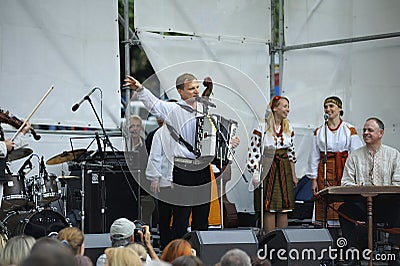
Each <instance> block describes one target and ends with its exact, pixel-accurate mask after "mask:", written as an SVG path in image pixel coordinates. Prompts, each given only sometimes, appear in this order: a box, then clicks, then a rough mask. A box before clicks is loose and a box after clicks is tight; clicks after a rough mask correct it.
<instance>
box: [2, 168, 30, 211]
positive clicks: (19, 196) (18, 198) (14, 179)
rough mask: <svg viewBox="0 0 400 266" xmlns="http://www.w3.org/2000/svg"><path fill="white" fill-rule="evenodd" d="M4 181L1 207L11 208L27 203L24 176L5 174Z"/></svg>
mask: <svg viewBox="0 0 400 266" xmlns="http://www.w3.org/2000/svg"><path fill="white" fill-rule="evenodd" d="M7 180H8V181H7V182H6V183H4V190H3V202H2V204H1V207H2V209H6V210H13V209H17V208H20V207H22V206H24V205H25V204H27V203H28V199H29V198H28V196H27V194H26V187H25V178H24V176H23V175H19V174H13V175H8V176H7Z"/></svg>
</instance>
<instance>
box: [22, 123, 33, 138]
mask: <svg viewBox="0 0 400 266" xmlns="http://www.w3.org/2000/svg"><path fill="white" fill-rule="evenodd" d="M30 129H31V123H29V122H26V123H25V126H24V128H23V129H22V130H21V132H22V134H24V135H25V134H26V133H28V131H29V130H30Z"/></svg>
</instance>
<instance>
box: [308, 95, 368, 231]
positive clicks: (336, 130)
mask: <svg viewBox="0 0 400 266" xmlns="http://www.w3.org/2000/svg"><path fill="white" fill-rule="evenodd" d="M342 116H343V106H342V100H341V99H340V98H339V97H337V96H330V97H328V98H326V99H325V100H324V118H325V124H323V125H321V126H319V127H318V128H316V129H315V130H314V135H313V141H312V148H311V152H310V155H309V159H308V169H307V172H306V175H307V176H308V177H309V178H311V179H312V190H313V193H317V192H318V191H319V190H322V189H324V188H325V187H329V186H340V181H341V179H342V173H343V168H344V164H345V162H346V159H347V156H348V154H349V153H350V152H352V151H353V150H355V149H357V148H359V147H361V146H362V145H363V144H362V141H361V138H360V137H359V136H358V135H357V130H356V128H355V127H354V126H353V125H351V124H349V123H348V122H346V121H343V120H342ZM325 130H326V132H325ZM325 133H326V141H325ZM325 146H326V151H327V158H326V181H325V175H324V157H325ZM339 206H340V203H332V204H331V208H328V212H327V219H328V224H329V225H335V221H336V224H337V220H338V215H337V214H336V212H335V209H337V208H338V207H339ZM322 214H323V208H322V203H321V202H320V201H316V202H315V221H317V223H321V221H322Z"/></svg>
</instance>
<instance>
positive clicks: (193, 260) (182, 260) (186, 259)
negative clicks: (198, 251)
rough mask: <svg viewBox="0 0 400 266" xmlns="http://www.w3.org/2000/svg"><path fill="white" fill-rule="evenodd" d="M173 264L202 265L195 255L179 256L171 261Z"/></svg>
mask: <svg viewBox="0 0 400 266" xmlns="http://www.w3.org/2000/svg"><path fill="white" fill-rule="evenodd" d="M172 265H174V266H203V265H204V263H203V262H202V261H201V259H200V258H199V257H196V256H191V255H190V256H189V255H187V256H181V257H178V258H176V259H174V260H173V261H172Z"/></svg>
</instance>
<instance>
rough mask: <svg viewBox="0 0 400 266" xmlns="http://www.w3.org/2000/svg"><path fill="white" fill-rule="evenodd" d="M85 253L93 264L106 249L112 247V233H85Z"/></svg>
mask: <svg viewBox="0 0 400 266" xmlns="http://www.w3.org/2000/svg"><path fill="white" fill-rule="evenodd" d="M83 243H84V244H85V255H86V256H88V257H89V258H90V259H91V260H92V262H93V265H96V261H97V258H98V257H99V256H100V255H101V254H103V253H104V250H105V249H106V248H108V247H111V240H110V234H85V241H84V242H83Z"/></svg>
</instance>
